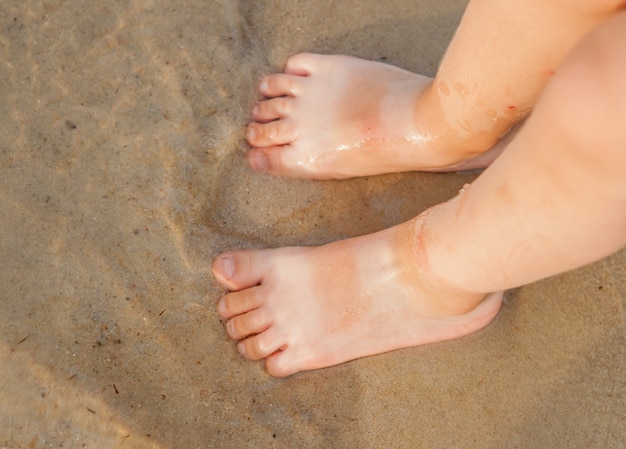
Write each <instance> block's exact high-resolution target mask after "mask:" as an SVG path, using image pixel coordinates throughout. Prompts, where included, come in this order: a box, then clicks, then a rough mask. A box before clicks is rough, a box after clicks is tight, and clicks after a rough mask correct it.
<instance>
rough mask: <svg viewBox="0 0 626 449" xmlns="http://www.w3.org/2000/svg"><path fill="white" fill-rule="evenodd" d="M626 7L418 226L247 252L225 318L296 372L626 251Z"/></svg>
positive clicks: (390, 345)
mask: <svg viewBox="0 0 626 449" xmlns="http://www.w3.org/2000/svg"><path fill="white" fill-rule="evenodd" d="M624 54H626V12H622V13H619V14H617V15H616V17H614V18H613V19H611V20H609V21H608V22H607V23H606V24H604V25H603V26H601V27H600V28H599V29H598V30H596V31H594V32H593V33H592V34H590V35H589V36H588V37H586V38H585V39H584V40H583V42H582V43H581V44H580V45H579V46H578V47H577V48H576V49H575V50H574V52H573V53H572V54H571V55H570V57H569V58H568V59H567V60H566V62H565V63H564V64H563V66H562V67H561V68H560V69H559V71H558V73H557V74H556V76H555V77H554V78H553V79H552V81H551V82H550V83H549V85H548V86H547V87H546V91H545V93H544V94H543V95H542V97H541V98H540V100H539V102H538V104H537V107H536V108H535V110H534V112H533V114H532V115H531V116H530V118H529V119H528V121H527V122H526V124H525V125H524V127H523V128H522V130H521V131H520V132H519V134H518V135H517V136H516V137H515V138H514V139H513V140H512V142H511V143H510V144H509V146H508V147H507V150H506V151H505V152H504V153H503V154H502V155H501V157H499V158H498V160H497V161H496V162H495V163H493V164H492V165H491V166H490V167H489V168H488V169H487V170H485V172H484V173H483V174H482V175H481V176H480V177H479V178H478V179H477V180H476V181H475V182H474V183H473V184H472V185H471V186H469V187H468V188H467V189H465V190H464V191H463V192H462V193H460V194H459V195H457V196H456V197H455V198H453V199H452V200H450V201H449V202H447V203H443V204H441V205H438V206H435V207H434V208H432V209H430V210H428V211H426V212H425V213H423V214H421V215H420V216H418V217H417V218H415V219H413V220H411V221H409V222H407V223H404V224H401V225H398V226H395V227H393V228H390V229H387V230H385V231H382V232H379V233H376V234H372V235H369V236H364V237H359V238H355V239H349V240H345V241H340V242H336V243H332V244H329V245H326V246H322V247H317V248H283V249H277V250H265V251H250V252H234V253H227V254H223V255H221V256H219V257H218V258H217V259H216V260H215V261H214V264H213V271H214V274H215V276H216V278H217V279H218V280H219V282H220V283H221V284H222V285H223V286H224V287H226V288H228V289H229V290H231V291H232V292H231V293H228V294H227V295H225V296H224V298H222V300H221V301H220V303H219V306H218V311H219V313H220V315H221V316H222V317H224V318H226V319H228V322H227V325H226V328H227V332H228V334H229V335H230V336H231V337H232V338H233V339H235V340H238V341H239V344H238V349H239V351H240V352H241V353H242V354H243V355H244V356H245V357H246V358H248V359H252V360H257V359H263V358H265V359H266V366H267V369H268V371H269V372H270V374H272V375H275V376H286V375H289V374H292V373H294V372H297V371H300V370H306V369H315V368H321V367H325V366H330V365H333V364H336V363H341V362H343V361H347V360H350V359H354V358H356V357H361V356H365V355H371V354H376V353H380V352H384V351H389V350H392V349H396V348H400V347H405V346H411V345H418V344H424V343H429V342H433V341H439V340H445V339H450V338H455V337H459V336H462V335H465V334H467V333H470V332H473V331H475V330H477V329H480V328H481V327H483V326H485V325H486V324H487V323H489V321H490V320H491V319H492V318H493V317H494V316H495V314H496V313H497V311H498V308H499V306H500V302H501V296H500V295H499V294H498V293H491V294H489V292H497V291H501V290H503V289H507V288H511V287H515V286H519V285H522V284H525V283H528V282H533V281H535V280H538V279H541V278H544V277H547V276H550V275H553V274H555V273H559V272H562V271H565V270H569V269H573V268H575V267H578V266H581V265H583V264H586V263H590V262H592V261H594V260H597V259H599V258H601V257H603V256H605V255H607V254H609V253H611V252H613V251H616V250H617V249H619V248H620V247H622V246H623V245H624V244H626V232H625V229H626V178H625V177H624V176H623V173H624V172H626V157H625V152H626V130H625V129H624V127H623V126H621V124H622V123H624V122H625V120H626V81H625V80H626V59H625V58H624V57H623V55H624Z"/></svg>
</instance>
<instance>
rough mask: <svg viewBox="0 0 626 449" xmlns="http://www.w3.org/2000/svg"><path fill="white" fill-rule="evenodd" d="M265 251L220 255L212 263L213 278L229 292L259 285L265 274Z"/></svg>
mask: <svg viewBox="0 0 626 449" xmlns="http://www.w3.org/2000/svg"><path fill="white" fill-rule="evenodd" d="M266 253H267V251H239V252H230V253H224V254H220V255H219V256H217V257H216V258H215V260H214V261H213V265H212V267H211V269H212V270H213V276H215V278H216V279H217V281H218V282H219V283H220V285H222V286H223V287H225V288H227V289H228V290H231V291H239V290H243V289H245V288H249V287H254V286H255V285H259V284H260V283H261V280H262V279H263V276H264V274H265V273H266V272H267V266H266V265H267V257H266Z"/></svg>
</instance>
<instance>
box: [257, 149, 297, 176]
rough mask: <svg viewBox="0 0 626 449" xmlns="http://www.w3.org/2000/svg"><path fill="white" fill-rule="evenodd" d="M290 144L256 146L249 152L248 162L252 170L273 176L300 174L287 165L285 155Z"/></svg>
mask: <svg viewBox="0 0 626 449" xmlns="http://www.w3.org/2000/svg"><path fill="white" fill-rule="evenodd" d="M289 149H290V148H289V146H288V145H287V146H277V147H268V148H254V149H252V150H251V151H250V152H249V153H248V164H249V165H250V168H252V170H254V171H256V172H259V173H265V174H268V175H273V176H287V177H294V176H298V173H297V170H296V171H294V170H290V169H289V168H288V167H286V166H285V164H284V160H283V156H284V154H285V151H289Z"/></svg>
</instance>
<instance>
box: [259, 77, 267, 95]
mask: <svg viewBox="0 0 626 449" xmlns="http://www.w3.org/2000/svg"><path fill="white" fill-rule="evenodd" d="M259 91H260V92H261V93H264V92H267V80H266V79H264V80H263V81H261V84H259Z"/></svg>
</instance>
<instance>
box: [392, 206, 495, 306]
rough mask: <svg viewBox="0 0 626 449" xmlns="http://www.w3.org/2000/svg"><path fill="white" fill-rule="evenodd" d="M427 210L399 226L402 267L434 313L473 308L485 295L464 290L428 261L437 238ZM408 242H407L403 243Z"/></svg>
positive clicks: (434, 249) (451, 277)
mask: <svg viewBox="0 0 626 449" xmlns="http://www.w3.org/2000/svg"><path fill="white" fill-rule="evenodd" d="M430 211H431V209H429V210H427V211H425V212H423V213H422V214H420V215H419V216H417V217H416V218H414V219H412V220H410V221H409V222H407V223H405V224H404V225H401V226H402V228H401V232H400V234H399V236H398V237H399V239H400V240H401V242H400V243H399V244H400V245H402V246H403V247H404V248H408V251H407V252H406V253H405V256H406V257H407V259H408V260H407V262H406V266H407V267H408V272H409V276H410V277H411V278H412V279H414V280H415V281H416V282H417V283H418V284H419V286H420V290H421V291H423V292H425V293H426V294H425V298H426V299H427V301H428V302H429V303H430V304H429V310H430V312H431V313H432V314H433V315H434V316H437V315H439V316H454V315H463V314H465V313H468V312H470V311H472V310H474V309H475V308H476V307H477V306H478V305H479V304H480V303H481V302H482V301H483V300H484V299H485V298H486V297H487V294H486V293H483V292H476V291H471V290H468V289H465V288H463V287H461V286H459V285H457V284H456V283H455V282H454V278H453V276H447V275H446V274H445V273H441V272H438V271H437V270H436V269H435V267H433V265H432V264H431V260H430V259H431V254H432V253H433V251H436V250H437V248H436V247H435V245H437V244H438V242H437V240H436V239H434V236H433V235H432V233H431V229H430V224H429V222H428V215H429V213H430ZM407 242H408V245H407Z"/></svg>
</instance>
